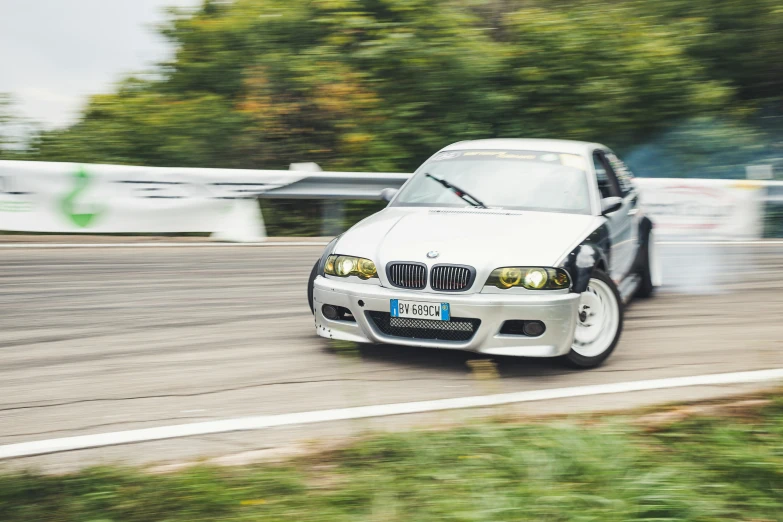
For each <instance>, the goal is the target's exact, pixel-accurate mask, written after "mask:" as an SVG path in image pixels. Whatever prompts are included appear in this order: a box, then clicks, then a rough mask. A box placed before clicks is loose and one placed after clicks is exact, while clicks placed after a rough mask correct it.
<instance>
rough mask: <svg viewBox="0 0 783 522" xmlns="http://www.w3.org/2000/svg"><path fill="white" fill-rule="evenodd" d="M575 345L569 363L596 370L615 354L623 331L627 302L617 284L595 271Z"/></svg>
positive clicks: (582, 300)
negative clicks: (624, 305)
mask: <svg viewBox="0 0 783 522" xmlns="http://www.w3.org/2000/svg"><path fill="white" fill-rule="evenodd" d="M577 313H578V314H579V315H578V317H577V323H576V330H575V332H574V343H573V344H572V345H571V351H570V352H568V354H566V355H565V356H564V358H565V361H566V362H567V363H568V364H570V365H571V366H575V367H577V368H594V367H596V366H599V365H600V364H601V363H603V362H604V361H605V360H606V359H607V358H608V357H609V356H610V355H611V354H612V352H613V351H614V347H615V346H616V345H617V342H618V341H619V340H620V334H621V333H622V331H623V302H622V300H621V299H620V293H619V292H618V291H617V286H616V285H615V284H614V282H613V281H612V280H611V279H610V278H609V276H607V275H606V274H605V273H603V272H602V271H600V270H597V269H596V270H595V271H593V275H592V276H591V277H590V282H589V283H588V284H587V289H586V290H585V291H584V292H582V295H581V296H580V298H579V308H578V310H577Z"/></svg>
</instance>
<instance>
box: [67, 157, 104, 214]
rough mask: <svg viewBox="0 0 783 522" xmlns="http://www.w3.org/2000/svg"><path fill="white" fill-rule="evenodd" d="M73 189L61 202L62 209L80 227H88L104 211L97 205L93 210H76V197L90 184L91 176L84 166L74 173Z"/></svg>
mask: <svg viewBox="0 0 783 522" xmlns="http://www.w3.org/2000/svg"><path fill="white" fill-rule="evenodd" d="M73 181H74V184H73V189H72V190H71V191H70V192H69V193H68V194H67V195H66V196H65V198H63V200H62V201H61V202H60V209H61V210H62V211H63V213H64V214H65V215H66V217H68V219H70V220H71V221H72V222H73V224H74V225H76V226H77V227H79V228H87V227H89V226H90V224H91V223H92V222H93V221H94V220H95V218H97V217H98V215H99V214H101V213H102V210H99V209H98V208H97V207H93V209H92V212H76V206H75V204H74V202H75V200H76V198H78V197H79V196H80V195H81V194H82V193H83V192H84V191H86V190H87V187H88V186H89V184H90V176H89V175H88V174H87V171H86V170H84V167H81V168H79V170H77V171H76V172H74V174H73Z"/></svg>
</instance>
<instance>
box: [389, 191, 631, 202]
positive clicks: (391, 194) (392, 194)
mask: <svg viewBox="0 0 783 522" xmlns="http://www.w3.org/2000/svg"><path fill="white" fill-rule="evenodd" d="M396 195H397V189H396V188H385V189H383V190H382V191H381V199H382V200H384V201H391V200H392V199H394V196H396ZM618 199H619V198H618Z"/></svg>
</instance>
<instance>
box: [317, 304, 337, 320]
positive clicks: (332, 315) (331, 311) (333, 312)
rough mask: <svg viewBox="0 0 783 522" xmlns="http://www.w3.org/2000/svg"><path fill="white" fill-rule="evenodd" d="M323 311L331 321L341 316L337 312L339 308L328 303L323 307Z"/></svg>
mask: <svg viewBox="0 0 783 522" xmlns="http://www.w3.org/2000/svg"><path fill="white" fill-rule="evenodd" d="M321 313H322V314H324V317H326V318H327V319H329V320H331V321H336V320H337V318H338V317H339V316H338V314H337V308H335V307H334V306H332V305H328V304H325V305H323V306H322V307H321Z"/></svg>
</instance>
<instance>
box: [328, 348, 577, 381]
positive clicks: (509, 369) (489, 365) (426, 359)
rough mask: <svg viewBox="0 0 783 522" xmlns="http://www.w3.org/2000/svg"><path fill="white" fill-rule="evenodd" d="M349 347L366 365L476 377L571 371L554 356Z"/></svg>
mask: <svg viewBox="0 0 783 522" xmlns="http://www.w3.org/2000/svg"><path fill="white" fill-rule="evenodd" d="M324 349H325V350H327V351H329V352H332V353H335V352H339V351H340V350H336V349H334V348H332V347H330V346H329V345H327V346H326V347H325V348H324ZM353 350H354V351H353V356H358V357H359V358H360V359H361V361H362V362H363V363H366V364H383V365H393V366H400V367H411V368H416V369H420V370H432V371H433V372H438V373H441V374H443V373H453V374H462V375H465V376H471V375H473V376H477V377H480V376H482V373H486V372H490V373H491V372H493V371H494V372H496V374H495V375H493V377H499V378H501V379H517V378H524V377H544V376H556V375H563V374H569V373H573V372H574V371H575V370H573V369H570V368H567V367H565V366H564V365H563V364H562V363H561V362H560V361H559V360H557V359H547V358H535V357H509V356H495V355H486V354H481V353H474V352H466V351H463V350H448V349H438V348H420V347H411V346H400V345H392V344H358V345H355V347H354V349H353Z"/></svg>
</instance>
